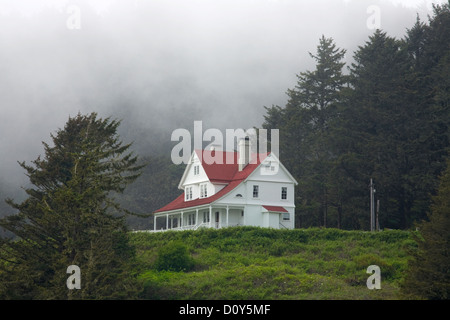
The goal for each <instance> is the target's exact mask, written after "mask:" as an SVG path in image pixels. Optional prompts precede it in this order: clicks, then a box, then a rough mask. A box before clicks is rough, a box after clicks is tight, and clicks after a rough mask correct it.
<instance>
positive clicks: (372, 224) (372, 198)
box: [369, 179, 376, 231]
mask: <svg viewBox="0 0 450 320" xmlns="http://www.w3.org/2000/svg"><path fill="white" fill-rule="evenodd" d="M369 188H370V231H374V230H375V192H376V190H375V185H374V183H373V180H372V179H370V185H369Z"/></svg>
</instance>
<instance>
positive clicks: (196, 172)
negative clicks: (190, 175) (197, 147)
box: [194, 166, 200, 175]
mask: <svg viewBox="0 0 450 320" xmlns="http://www.w3.org/2000/svg"><path fill="white" fill-rule="evenodd" d="M199 172H200V168H199V166H194V175H198V174H199Z"/></svg>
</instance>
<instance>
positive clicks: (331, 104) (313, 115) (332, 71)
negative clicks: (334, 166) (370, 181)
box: [263, 36, 347, 226]
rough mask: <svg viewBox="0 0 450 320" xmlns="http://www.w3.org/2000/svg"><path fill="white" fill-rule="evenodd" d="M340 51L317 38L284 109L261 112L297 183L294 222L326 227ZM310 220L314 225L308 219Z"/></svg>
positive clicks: (339, 85) (340, 79) (342, 81)
mask: <svg viewBox="0 0 450 320" xmlns="http://www.w3.org/2000/svg"><path fill="white" fill-rule="evenodd" d="M345 52H346V51H345V50H344V49H340V48H337V46H336V44H335V43H334V41H333V39H332V38H326V37H325V36H322V37H321V38H320V39H319V45H318V46H317V51H316V53H315V54H313V53H310V56H311V58H313V59H314V60H315V61H316V68H315V70H313V71H306V72H301V73H299V74H298V75H297V78H298V81H297V85H296V86H295V87H294V88H293V89H289V90H288V92H287V95H288V97H289V100H288V103H287V105H286V107H285V108H284V109H283V108H280V107H277V106H273V107H272V108H266V110H267V115H266V117H265V123H264V125H263V127H264V128H266V129H271V128H276V129H280V155H281V158H282V159H283V163H284V164H285V165H286V166H287V167H288V168H289V170H290V171H291V172H292V173H293V175H294V176H295V177H296V178H297V180H298V181H299V187H298V188H297V190H298V191H297V192H298V193H297V196H296V201H297V204H298V207H297V211H298V212H301V213H302V216H299V217H298V219H297V220H298V221H300V224H302V223H303V222H302V221H303V220H305V219H308V221H307V223H308V224H310V223H311V224H313V225H322V226H327V218H328V209H329V207H330V204H331V197H330V187H329V173H330V169H329V168H330V166H329V164H330V161H331V159H332V157H333V155H332V153H331V152H329V150H330V149H329V144H328V141H329V127H330V122H332V120H333V118H334V117H335V104H336V103H337V102H338V101H339V100H340V91H341V89H342V87H343V86H344V85H345V83H346V81H347V79H346V77H345V76H344V75H343V73H342V68H343V67H344V62H342V60H343V58H344V56H345ZM312 217H314V220H315V221H313V220H310V219H311V218H312Z"/></svg>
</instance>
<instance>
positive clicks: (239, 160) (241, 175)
mask: <svg viewBox="0 0 450 320" xmlns="http://www.w3.org/2000/svg"><path fill="white" fill-rule="evenodd" d="M249 143H250V142H249V140H248V139H242V140H241V141H239V148H238V149H239V151H238V152H229V151H222V150H220V149H214V148H211V150H195V151H194V152H193V153H192V155H191V158H190V160H189V162H188V164H187V166H186V169H185V171H184V174H183V176H182V178H181V180H180V183H179V186H178V187H179V189H181V190H183V193H182V194H181V195H180V196H179V197H178V198H176V199H175V200H174V201H172V202H171V203H169V204H167V205H166V206H164V207H162V208H160V209H158V210H156V211H155V212H154V231H162V230H167V229H177V230H184V229H197V228H199V227H208V228H223V227H228V226H259V227H268V228H275V229H279V228H287V229H293V228H294V222H295V221H294V220H295V214H294V212H295V205H294V187H295V186H296V185H297V181H295V179H294V178H293V177H292V175H291V174H290V173H289V172H288V171H287V170H286V168H285V167H284V166H283V165H282V164H281V163H280V161H279V160H278V158H277V157H276V156H275V155H274V154H271V153H264V154H262V153H259V154H257V153H251V151H250V150H251V147H250V146H249ZM161 219H164V220H163V221H161ZM157 221H158V222H159V223H158V225H159V226H160V227H159V228H157ZM161 226H162V227H161Z"/></svg>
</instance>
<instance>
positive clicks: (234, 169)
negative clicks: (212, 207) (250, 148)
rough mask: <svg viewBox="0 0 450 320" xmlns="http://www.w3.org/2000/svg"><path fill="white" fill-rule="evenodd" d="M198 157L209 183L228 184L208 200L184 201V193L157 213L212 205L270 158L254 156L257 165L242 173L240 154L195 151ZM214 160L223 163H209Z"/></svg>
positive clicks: (253, 164) (249, 165)
mask: <svg viewBox="0 0 450 320" xmlns="http://www.w3.org/2000/svg"><path fill="white" fill-rule="evenodd" d="M195 152H196V153H197V156H199V158H200V156H201V159H202V167H203V169H204V170H205V172H206V175H207V176H208V179H209V181H211V182H212V183H226V184H227V185H226V186H225V187H224V188H223V189H222V190H220V191H219V192H217V193H215V194H214V195H212V196H210V197H207V198H199V199H195V200H189V201H185V200H184V192H183V193H182V194H181V195H179V196H178V197H177V198H176V199H175V200H174V201H172V202H171V203H169V204H167V205H165V206H164V207H162V208H160V209H158V210H156V211H155V213H157V212H164V211H172V210H178V209H184V208H190V207H196V206H200V205H205V204H210V203H212V202H214V201H216V200H218V199H220V198H222V197H223V196H225V195H226V194H228V193H229V192H231V191H232V190H233V189H234V188H236V187H237V186H238V185H239V184H240V183H241V182H242V181H244V180H245V179H246V178H247V177H248V176H249V175H250V174H251V173H252V172H253V171H254V170H255V169H256V168H258V167H259V165H260V164H261V162H262V161H264V159H265V158H266V157H267V156H268V153H261V154H253V157H254V158H253V159H255V160H256V161H253V162H255V163H249V164H247V165H246V166H245V167H244V169H243V170H242V171H239V164H238V161H237V160H238V152H225V151H210V150H195ZM227 156H228V157H229V158H228V159H233V163H231V164H230V163H228V162H229V161H227ZM212 159H216V160H217V159H222V160H223V161H222V163H221V164H220V163H210V164H209V163H208V162H211V161H210V160H212Z"/></svg>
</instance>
